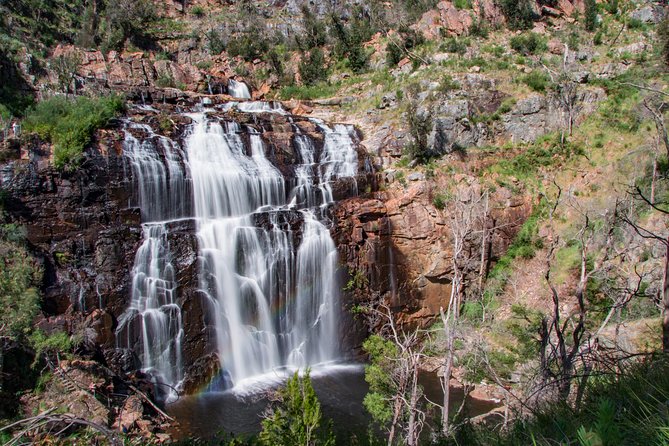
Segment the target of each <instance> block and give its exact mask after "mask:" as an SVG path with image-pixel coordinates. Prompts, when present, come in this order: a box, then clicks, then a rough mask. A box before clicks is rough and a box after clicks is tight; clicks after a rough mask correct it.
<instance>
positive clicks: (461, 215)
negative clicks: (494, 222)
mask: <svg viewBox="0 0 669 446" xmlns="http://www.w3.org/2000/svg"><path fill="white" fill-rule="evenodd" d="M485 203H486V204H485V206H483V207H482V204H484V200H483V196H482V195H481V194H480V193H479V191H475V190H474V189H472V188H459V189H458V190H457V192H456V195H455V197H454V199H453V206H452V209H450V210H449V214H450V215H451V221H450V226H451V236H452V247H453V255H452V260H451V263H452V269H453V273H452V279H451V293H450V296H449V301H448V306H447V307H446V309H444V308H443V307H442V308H440V316H441V321H442V323H443V325H444V326H443V334H444V338H445V340H446V352H445V354H444V359H443V361H444V370H443V373H442V376H441V387H442V389H443V392H444V398H443V406H442V411H441V423H442V425H441V429H442V433H443V435H444V436H448V435H450V433H451V429H450V413H449V405H450V399H451V394H450V393H451V392H450V384H449V383H450V381H451V376H452V374H453V356H454V351H455V338H456V336H457V330H458V322H459V318H460V306H461V305H462V301H463V296H464V287H465V275H466V274H467V272H468V271H470V270H472V266H473V265H472V263H473V262H474V261H475V255H473V253H472V250H471V249H469V248H470V247H471V245H473V244H476V243H475V242H476V237H477V236H479V235H481V234H483V231H481V230H479V227H480V226H481V225H482V221H484V218H482V217H483V215H485V214H486V212H487V200H486V202H485ZM483 224H485V223H483Z"/></svg>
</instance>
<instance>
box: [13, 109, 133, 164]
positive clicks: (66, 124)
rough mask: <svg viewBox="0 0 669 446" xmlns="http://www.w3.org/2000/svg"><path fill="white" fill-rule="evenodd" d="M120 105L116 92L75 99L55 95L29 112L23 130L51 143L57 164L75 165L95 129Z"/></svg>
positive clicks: (116, 110) (114, 113) (113, 114)
mask: <svg viewBox="0 0 669 446" xmlns="http://www.w3.org/2000/svg"><path fill="white" fill-rule="evenodd" d="M123 108H124V102H123V100H122V99H121V98H120V97H118V96H109V97H101V98H86V97H77V98H75V99H68V98H65V97H63V96H54V97H52V98H49V99H47V100H44V101H42V102H39V103H38V104H37V106H35V107H34V108H32V109H31V110H30V111H29V112H28V115H27V117H26V119H25V121H24V130H25V131H26V132H33V133H37V134H38V135H39V136H40V137H42V138H44V139H45V140H47V141H50V142H52V143H53V144H54V164H55V166H56V167H57V168H59V169H71V168H76V167H77V166H78V164H79V162H80V160H81V157H82V155H83V153H84V149H85V148H86V146H87V145H88V144H89V143H90V142H91V139H92V137H93V134H94V133H95V131H96V130H97V129H99V128H102V127H104V126H106V125H107V124H108V122H109V120H111V119H112V118H113V117H115V116H117V115H118V114H119V113H120V112H121V111H122V110H123Z"/></svg>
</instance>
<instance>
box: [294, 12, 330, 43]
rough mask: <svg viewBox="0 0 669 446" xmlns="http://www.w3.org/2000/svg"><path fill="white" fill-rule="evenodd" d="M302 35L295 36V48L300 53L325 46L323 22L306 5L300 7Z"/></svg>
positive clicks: (325, 35)
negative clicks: (300, 51) (297, 48)
mask: <svg viewBox="0 0 669 446" xmlns="http://www.w3.org/2000/svg"><path fill="white" fill-rule="evenodd" d="M301 11H302V27H303V28H304V34H302V35H301V36H297V37H296V40H297V46H298V47H299V48H300V49H301V50H302V51H310V50H312V49H314V48H317V47H321V46H323V45H325V42H326V40H327V32H326V27H325V22H324V21H323V20H320V19H319V18H318V17H316V14H314V12H313V11H312V10H311V8H310V7H309V5H308V4H307V3H305V4H303V5H302V7H301Z"/></svg>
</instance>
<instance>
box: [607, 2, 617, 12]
mask: <svg viewBox="0 0 669 446" xmlns="http://www.w3.org/2000/svg"><path fill="white" fill-rule="evenodd" d="M606 10H607V11H608V12H609V14H612V15H616V14H618V12H619V9H618V0H609V1H608V2H607V3H606Z"/></svg>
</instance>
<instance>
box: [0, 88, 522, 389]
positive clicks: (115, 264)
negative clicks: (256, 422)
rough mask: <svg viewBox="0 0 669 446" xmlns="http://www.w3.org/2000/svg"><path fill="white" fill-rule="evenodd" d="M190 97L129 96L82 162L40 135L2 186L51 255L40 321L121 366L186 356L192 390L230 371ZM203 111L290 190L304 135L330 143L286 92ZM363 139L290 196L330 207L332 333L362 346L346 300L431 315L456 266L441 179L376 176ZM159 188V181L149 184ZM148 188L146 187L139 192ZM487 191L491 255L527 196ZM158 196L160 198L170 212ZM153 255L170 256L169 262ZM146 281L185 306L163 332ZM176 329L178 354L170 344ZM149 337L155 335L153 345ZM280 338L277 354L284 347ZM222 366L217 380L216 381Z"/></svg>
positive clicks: (290, 220)
mask: <svg viewBox="0 0 669 446" xmlns="http://www.w3.org/2000/svg"><path fill="white" fill-rule="evenodd" d="M212 107H213V106H212ZM196 108H197V107H196V103H195V102H193V101H191V102H187V101H183V100H182V101H181V102H180V103H179V104H169V103H167V104H160V105H159V104H153V106H143V105H142V106H133V107H131V109H130V112H129V115H128V116H127V117H124V118H123V119H120V120H118V121H117V122H116V123H115V124H114V125H113V126H112V128H110V129H108V130H103V131H100V132H99V133H98V134H97V138H96V141H95V144H93V145H92V146H91V147H90V148H89V149H88V151H87V153H86V156H85V159H84V161H83V162H82V164H81V166H80V168H79V169H77V170H76V171H73V172H60V171H56V170H55V169H54V168H53V167H51V164H50V161H49V160H50V157H51V151H50V147H49V146H48V145H46V144H43V143H40V142H39V141H37V140H34V141H33V142H32V144H30V145H29V146H26V147H27V148H26V149H24V152H23V153H20V154H19V153H17V154H15V155H16V159H14V160H11V161H9V162H7V163H6V164H4V165H3V167H2V187H3V188H4V189H5V190H6V191H7V193H8V194H9V199H8V200H7V203H8V206H7V211H8V212H9V214H10V215H11V217H12V218H13V219H14V220H15V221H17V222H18V223H20V224H23V225H25V227H26V228H27V239H28V241H29V243H30V245H31V248H32V249H33V250H34V251H36V252H37V253H38V255H39V257H40V258H41V259H42V260H43V263H44V269H45V279H44V296H45V298H44V304H43V305H44V308H43V309H44V312H45V316H44V317H43V318H42V319H41V320H40V321H39V322H38V324H37V326H38V327H39V328H40V329H42V330H43V331H45V332H46V333H50V332H54V331H56V330H64V331H67V332H69V333H73V334H77V335H80V336H81V339H82V340H83V341H82V345H81V349H82V352H83V353H87V354H88V355H91V356H93V357H95V358H97V359H99V360H101V361H103V362H104V363H105V364H107V365H108V366H109V367H110V368H111V369H112V370H114V371H115V372H117V373H121V374H124V373H128V372H130V371H133V370H137V369H139V368H140V367H142V366H146V362H147V356H146V355H147V353H146V351H147V348H151V349H158V353H154V354H153V357H154V359H155V358H157V357H159V356H161V355H163V354H164V355H166V356H165V357H162V359H160V360H161V361H167V363H169V364H171V365H175V364H176V362H178V363H179V368H180V371H179V375H180V376H179V382H180V384H181V386H182V390H183V391H184V392H185V393H192V392H195V391H197V390H198V389H200V388H201V387H202V386H203V385H205V384H207V383H209V384H210V385H211V386H214V387H215V388H220V387H221V386H223V387H224V386H226V382H225V381H226V380H229V377H226V376H225V375H224V376H221V375H220V374H219V371H220V368H221V362H223V361H222V360H221V357H220V351H217V344H220V342H221V341H220V339H219V340H217V338H216V337H217V329H216V326H217V323H216V310H215V309H212V300H211V296H208V295H207V293H206V292H203V289H202V282H201V280H200V272H201V271H202V268H203V263H202V262H203V257H202V255H200V254H199V251H198V250H199V249H201V246H200V245H201V244H202V243H203V242H202V239H201V238H199V237H198V220H196V219H194V218H192V217H191V216H192V215H193V207H194V206H195V203H193V201H192V190H191V188H192V187H193V178H192V177H191V176H192V174H193V172H196V171H191V170H189V169H186V168H185V163H187V162H188V161H187V159H186V155H185V154H184V153H185V147H186V146H187V140H188V138H191V137H192V133H193V125H194V121H193V120H194V119H195V116H194V115H192V114H189V113H184V111H190V110H195V109H196ZM207 116H208V118H209V119H214V120H220V121H221V122H227V123H230V125H234V127H235V129H236V130H234V133H235V135H238V137H239V138H241V139H240V141H242V142H241V143H242V144H243V147H244V149H243V150H247V151H249V153H247V155H249V156H251V155H252V153H250V151H251V150H253V143H252V140H255V141H261V146H260V147H262V148H263V149H262V150H264V152H265V153H264V157H265V158H266V160H268V161H269V162H270V163H271V166H269V167H268V168H269V169H276V171H277V172H280V174H281V176H282V177H283V178H284V179H285V180H282V181H285V182H286V187H288V184H290V185H292V186H291V187H293V186H296V187H297V189H296V190H299V184H301V183H300V182H301V181H304V171H303V169H304V166H305V165H306V164H304V163H305V162H306V161H305V159H304V158H305V155H304V154H303V153H301V151H304V147H301V146H302V145H303V144H304V143H305V141H306V142H308V144H310V145H311V146H310V147H309V151H311V152H313V153H314V154H316V156H317V157H320V156H321V154H323V153H325V151H326V150H325V148H324V145H325V144H326V142H325V139H326V133H327V131H328V130H327V128H328V127H326V126H325V125H323V124H320V123H319V121H318V120H313V119H308V118H304V117H300V116H294V115H289V114H286V113H285V112H284V111H283V109H282V108H281V107H280V105H278V104H268V103H254V102H242V103H234V102H233V103H230V102H228V103H225V104H222V105H219V106H216V107H215V108H210V111H209V112H208V113H207ZM226 125H227V124H226ZM235 137H237V136H235ZM258 138H260V139H258ZM358 138H359V135H354V140H356V141H354V144H355V145H354V148H355V151H356V152H357V159H358V161H357V173H354V178H350V179H348V178H342V179H341V180H338V179H337V177H336V176H332V178H331V179H330V181H328V182H327V183H328V184H329V186H328V190H321V189H319V188H316V189H314V190H313V191H311V192H308V191H307V192H306V195H305V196H304V197H303V198H299V197H297V196H293V198H292V200H293V201H295V200H298V201H300V200H302V201H305V202H308V201H312V202H313V203H311V204H310V205H311V206H316V207H315V208H313V209H322V211H318V212H325V213H324V214H323V218H324V222H325V224H326V225H327V226H328V227H329V229H330V232H331V234H332V238H333V239H334V242H335V244H336V247H337V250H338V252H339V267H338V268H337V270H338V272H337V273H336V277H335V278H333V279H334V280H336V284H335V286H336V287H338V288H339V289H341V290H342V291H343V297H342V301H341V309H340V310H341V315H342V318H341V319H340V320H339V322H338V325H339V327H338V330H337V331H338V334H337V336H338V338H339V339H338V340H336V341H334V342H336V343H338V344H343V345H346V346H347V348H346V350H347V351H349V352H355V348H356V347H357V346H359V344H360V342H361V341H362V340H363V339H364V336H365V334H366V327H364V325H363V324H362V322H361V321H360V320H356V319H354V318H353V317H352V316H351V315H350V314H349V312H348V309H349V308H350V307H351V306H352V305H355V304H356V303H359V302H361V301H369V300H370V299H371V300H374V299H381V298H385V299H386V300H387V301H388V302H391V303H392V305H393V307H394V308H395V310H396V311H398V312H399V313H401V314H402V316H403V318H404V320H405V321H408V322H411V321H413V322H419V323H423V324H424V323H428V322H429V321H430V320H432V318H433V317H434V316H435V315H437V314H438V311H439V307H440V306H441V305H443V302H444V298H445V296H447V295H448V293H449V290H450V288H449V274H450V272H451V252H450V249H451V248H450V246H451V240H450V238H451V235H450V229H449V216H448V214H447V213H446V212H445V211H443V210H439V209H437V208H436V207H435V205H434V204H433V196H434V193H435V192H434V190H433V189H435V188H436V187H438V185H435V184H433V183H432V182H430V181H428V180H426V179H425V178H420V177H416V178H411V179H410V184H408V185H406V186H405V187H401V188H397V187H387V185H385V184H379V180H380V179H381V176H380V175H379V174H377V173H375V170H374V168H373V167H372V166H373V164H374V159H373V158H372V157H370V155H369V154H368V153H367V151H366V150H365V147H364V145H362V144H360V143H359V142H357V139H358ZM143 146H146V147H148V148H149V150H150V153H151V155H150V156H151V157H153V158H152V159H151V160H150V161H151V162H150V163H149V164H145V165H144V167H142V168H138V166H137V163H138V162H140V163H141V162H144V163H146V160H144V161H142V160H141V158H142V157H143V156H147V155H146V154H145V153H144V152H142V150H146V149H141V147H143ZM257 155H258V154H256V156H257ZM191 156H193V155H192V154H191ZM317 159H318V158H317ZM307 161H308V160H307ZM310 162H311V163H313V162H314V161H313V160H311V161H310ZM379 162H380V161H379ZM151 163H153V164H151ZM191 164H192V162H191ZM307 164H308V163H307ZM170 165H171V166H172V167H169V166H170ZM314 165H315V164H314ZM324 165H327V162H326V164H324ZM161 166H162V167H161ZM165 166H168V167H165ZM301 166H302V167H301ZM194 168H195V167H194V166H192V165H191V166H190V169H194ZM203 168H204V167H202V166H200V167H198V169H203ZM142 169H144V170H142ZM147 169H148V170H147ZM155 169H167V170H169V169H175V171H174V172H178V175H179V176H183V178H181V177H180V179H179V181H182V185H181V186H180V187H181V189H180V190H177V194H176V195H174V196H172V197H171V198H170V197H163V196H162V195H161V192H160V191H159V190H157V189H155V188H156V187H158V186H159V185H158V186H156V184H154V183H155V179H154V180H151V178H150V177H149V176H147V175H155ZM325 170H327V169H325ZM325 170H323V172H325ZM174 172H172V171H171V170H170V172H168V174H169V175H168V176H166V177H165V178H166V180H167V181H174V180H175V178H174V176H175V175H176V174H175V173H174ZM197 172H198V175H200V174H201V173H200V170H198V171H197ZM273 175H274V174H273ZM353 179H354V180H355V181H353V182H352V181H351V180H353ZM272 181H273V180H272ZM458 181H460V182H462V183H463V185H465V186H466V187H472V188H476V187H478V185H477V184H476V183H475V182H472V180H471V178H466V177H463V178H459V179H458ZM468 181H469V182H470V183H469V184H467V182H468ZM268 184H269V183H268ZM151 187H153V188H154V190H153V191H152V190H148V192H147V190H144V189H147V188H149V189H150V188H151ZM173 187H174V186H172V188H173ZM272 187H273V186H272ZM282 187H283V186H282ZM166 190H167V189H166ZM170 190H172V192H170V193H172V194H173V193H174V190H173V189H170ZM309 190H311V189H309ZM143 193H145V194H146V193H148V194H149V195H148V197H144V198H142V196H141V195H142V194H143ZM151 193H152V194H153V195H151ZM310 194H311V195H310ZM324 194H326V195H328V196H329V198H327V197H325V195H324ZM298 195H299V194H298ZM312 195H313V196H312ZM244 198H246V197H244ZM142 200H144V203H143V205H141V206H140V204H141V203H142ZM260 200H261V201H262V200H263V199H262V198H260ZM270 201H271V200H270ZM288 201H290V200H288ZM205 202H206V200H205ZM329 203H335V204H334V207H332V209H331V211H328V210H327V208H328V207H329V206H330V205H329ZM491 203H493V205H492V211H491V215H492V217H493V218H492V220H491V224H492V225H493V226H500V227H503V228H504V229H503V230H499V231H496V232H495V233H494V235H493V236H492V237H491V241H490V249H489V250H488V251H487V252H488V257H490V259H489V261H492V260H494V258H496V257H498V256H499V255H501V253H502V252H503V251H504V249H505V248H506V246H507V245H508V244H509V243H510V241H511V240H512V239H513V236H514V234H515V233H516V232H517V230H518V228H519V227H520V225H521V224H522V222H523V221H524V219H525V218H526V216H527V215H528V214H529V212H530V210H531V206H532V201H531V200H530V199H529V197H525V196H520V197H515V196H514V195H513V194H512V193H511V192H510V191H509V190H508V189H506V188H499V189H498V190H497V191H496V192H495V193H494V194H493V195H492V196H491ZM279 204H280V203H279ZM285 205H290V203H288V202H286V204H285ZM161 206H162V207H163V208H164V209H166V210H164V211H162V213H161V211H160V209H159V208H160V207H161ZM324 206H325V207H324ZM151 214H153V216H151ZM282 215H283V216H282V219H281V222H280V226H282V227H285V228H287V229H288V230H289V231H290V233H291V234H292V235H291V237H293V238H294V240H292V243H293V244H294V245H295V246H298V245H300V242H301V240H302V238H303V237H304V235H303V231H304V230H305V229H304V224H305V223H304V216H303V215H302V214H300V212H297V210H296V211H290V210H286V211H285V212H284V213H283V214H282ZM272 218H273V217H271V214H266V213H260V214H255V217H254V219H255V225H257V227H258V228H265V230H271V228H272V227H274V226H273V225H276V224H277V222H276V221H275V220H273V219H272ZM154 220H155V221H159V223H160V225H159V226H160V227H161V228H162V232H160V234H154V235H151V234H149V233H147V232H146V231H149V232H150V231H151V230H152V229H151V226H150V225H149V226H147V225H146V224H145V225H144V226H143V225H142V224H143V223H145V222H146V221H149V222H150V221H154ZM161 221H162V222H161ZM154 229H155V228H154ZM147 234H149V235H148V236H147ZM147 237H148V238H147ZM151 237H155V238H154V239H152V238H151ZM200 237H201V236H200ZM152 242H155V243H163V244H165V246H169V253H170V259H169V270H170V271H169V273H165V274H168V275H167V276H166V275H165V274H163V273H162V272H161V273H160V274H158V276H156V277H151V274H150V273H149V271H148V270H147V271H143V270H141V267H138V265H137V262H138V258H139V257H141V256H142V255H148V256H149V257H150V255H153V254H142V250H146V249H154V251H155V249H157V248H155V247H153V248H151V243H152ZM147 243H149V245H147ZM138 251H139V253H138ZM291 256H292V254H291ZM291 258H292V257H291ZM151 261H153V260H151V259H149V263H150V262H151ZM156 261H158V260H156ZM163 261H164V260H160V262H163ZM209 262H211V260H209ZM147 265H149V264H148V263H147ZM151 265H153V264H151ZM156 265H158V266H157V267H158V269H160V268H163V270H164V269H165V265H164V264H163V265H162V266H160V265H159V264H156ZM156 265H153V266H152V268H155V267H156ZM148 267H149V266H147V268H148ZM138 268H139V270H138ZM138 274H139V275H140V276H141V278H142V279H141V280H145V281H147V282H146V284H145V285H141V284H140V285H138V284H137V283H136V282H135V281H136V280H137V277H138V276H137V275H138ZM161 274H162V275H161ZM272 274H274V273H272ZM145 276H147V277H145ZM351 284H353V285H351ZM142 286H144V287H146V286H153V287H158V291H155V290H154V293H157V294H156V296H158V297H156V298H157V299H163V301H162V305H163V307H165V308H167V307H169V306H170V305H176V307H175V308H178V309H180V310H179V311H180V315H179V318H180V319H179V326H178V327H176V328H175V327H172V326H171V325H169V324H168V325H165V323H161V322H156V321H155V320H153V319H151V320H152V321H153V322H151V323H153V324H159V325H158V326H159V327H162V328H161V330H163V331H165V330H166V331H165V332H164V333H163V332H162V331H160V330H158V328H155V327H154V329H153V330H154V331H155V333H158V332H160V333H163V334H162V335H158V334H151V335H150V336H149V337H148V338H147V335H146V333H144V334H143V333H142V332H141V331H142V328H141V327H142V324H134V323H133V322H132V319H133V318H135V317H138V316H137V315H138V314H141V315H142V316H141V317H144V318H146V317H147V314H149V313H150V315H153V316H151V317H157V316H156V315H159V314H160V311H162V310H164V308H162V307H161V306H160V305H156V304H155V303H154V304H147V303H146V301H144V302H143V303H141V304H138V302H137V299H138V298H137V295H136V293H137V289H141V287H142ZM138 287H139V288H138ZM172 292H174V293H175V296H176V297H175V298H174V297H169V299H174V302H172V301H164V299H166V297H165V294H166V293H172ZM170 296H172V295H171V294H170ZM309 298H310V299H315V298H316V297H313V296H312V297H309ZM147 305H148V306H147ZM151 305H154V306H151ZM152 308H153V309H152ZM161 309H162V310H161ZM170 311H171V310H170ZM255 311H259V310H255ZM147 312H148V313H147ZM151 312H153V313H151ZM161 317H162V316H161ZM160 324H163V325H160ZM170 327H171V328H170ZM218 332H219V333H220V330H218ZM161 336H163V337H164V340H162V341H161ZM177 338H178V342H179V357H178V360H177V359H175V358H176V356H174V354H175V353H174V351H172V350H174V348H175V347H174V345H173V343H174V342H175V340H176V339H177ZM147 342H149V344H152V345H153V346H152V347H147V345H149V344H147ZM350 347H352V348H353V350H350ZM168 349H171V350H170V352H167V350H168ZM281 350H282V348H279V353H277V354H280V355H282V354H284V353H280V351H281ZM166 352H167V353H166ZM350 354H351V353H346V355H350ZM152 361H153V360H152ZM152 365H153V366H154V367H156V368H158V369H159V368H160V367H159V366H156V364H152ZM217 375H218V381H216V380H214V381H213V382H212V381H211V380H212V378H213V377H215V376H217ZM171 381H174V379H171ZM172 384H175V382H172Z"/></svg>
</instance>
